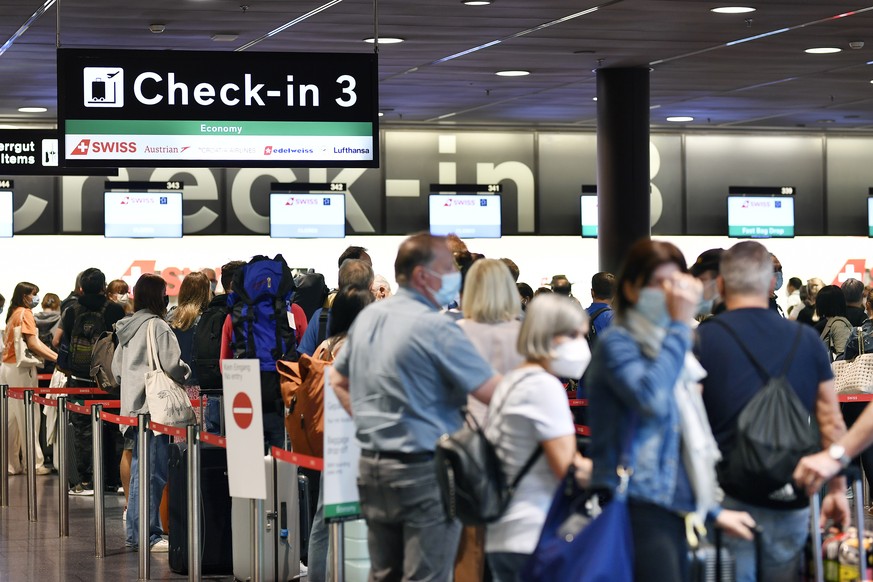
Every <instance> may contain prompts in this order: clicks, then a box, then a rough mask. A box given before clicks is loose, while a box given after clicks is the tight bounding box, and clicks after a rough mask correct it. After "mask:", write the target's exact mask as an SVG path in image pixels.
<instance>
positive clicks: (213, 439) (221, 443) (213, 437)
mask: <svg viewBox="0 0 873 582" xmlns="http://www.w3.org/2000/svg"><path fill="white" fill-rule="evenodd" d="M200 442H203V443H208V444H210V445H215V446H216V447H221V448H222V449H226V448H227V439H226V438H224V437H223V436H218V435H217V434H212V433H209V432H201V433H200Z"/></svg>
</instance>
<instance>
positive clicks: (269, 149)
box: [264, 145, 273, 156]
mask: <svg viewBox="0 0 873 582" xmlns="http://www.w3.org/2000/svg"><path fill="white" fill-rule="evenodd" d="M272 153H273V146H271V145H269V146H267V147H265V148H264V155H265V156H269V155H270V154H272Z"/></svg>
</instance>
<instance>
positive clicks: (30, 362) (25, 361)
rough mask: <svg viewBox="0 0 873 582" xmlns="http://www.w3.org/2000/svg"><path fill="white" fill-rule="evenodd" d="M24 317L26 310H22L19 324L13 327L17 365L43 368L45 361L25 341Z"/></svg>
mask: <svg viewBox="0 0 873 582" xmlns="http://www.w3.org/2000/svg"><path fill="white" fill-rule="evenodd" d="M23 319H24V310H23V309H22V310H21V316H20V317H19V318H18V325H16V326H15V327H13V328H12V343H13V345H14V346H15V365H16V366H18V367H19V368H42V367H43V366H44V365H45V362H44V361H43V360H42V358H38V357H37V356H35V355H34V354H33V352H31V351H30V349H29V348H28V347H27V344H26V343H24V337H23V336H22V335H21V322H22V320H23Z"/></svg>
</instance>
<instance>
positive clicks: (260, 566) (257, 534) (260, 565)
mask: <svg viewBox="0 0 873 582" xmlns="http://www.w3.org/2000/svg"><path fill="white" fill-rule="evenodd" d="M250 503H251V523H250V524H249V525H250V526H251V530H252V544H251V547H252V554H251V562H252V582H261V574H262V572H263V571H264V553H263V552H262V551H261V548H262V547H263V544H264V530H263V526H262V525H261V524H262V523H263V517H262V516H261V513H262V512H263V511H264V501H263V500H262V499H251V500H250ZM188 550H189V551H190V550H191V549H190V548H188Z"/></svg>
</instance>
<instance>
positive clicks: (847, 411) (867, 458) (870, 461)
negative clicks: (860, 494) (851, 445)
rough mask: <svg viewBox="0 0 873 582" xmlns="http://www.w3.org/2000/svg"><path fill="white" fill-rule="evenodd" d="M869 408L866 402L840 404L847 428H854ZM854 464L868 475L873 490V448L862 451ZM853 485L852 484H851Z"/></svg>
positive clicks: (853, 460)
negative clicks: (858, 465)
mask: <svg viewBox="0 0 873 582" xmlns="http://www.w3.org/2000/svg"><path fill="white" fill-rule="evenodd" d="M865 408H867V403H866V402H848V403H845V404H840V411H841V412H842V413H843V420H844V421H846V428H852V425H853V424H855V421H857V420H858V417H859V416H861V413H862V412H864V409H865ZM852 462H853V463H859V462H860V464H861V466H862V467H863V469H864V473H865V474H866V475H867V483H868V484H869V485H870V486H871V488H873V447H870V448H868V449H865V450H863V451H861V454H860V455H858V456H857V457H855V458H854V459H852ZM850 485H851V483H850Z"/></svg>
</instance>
